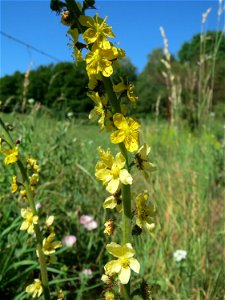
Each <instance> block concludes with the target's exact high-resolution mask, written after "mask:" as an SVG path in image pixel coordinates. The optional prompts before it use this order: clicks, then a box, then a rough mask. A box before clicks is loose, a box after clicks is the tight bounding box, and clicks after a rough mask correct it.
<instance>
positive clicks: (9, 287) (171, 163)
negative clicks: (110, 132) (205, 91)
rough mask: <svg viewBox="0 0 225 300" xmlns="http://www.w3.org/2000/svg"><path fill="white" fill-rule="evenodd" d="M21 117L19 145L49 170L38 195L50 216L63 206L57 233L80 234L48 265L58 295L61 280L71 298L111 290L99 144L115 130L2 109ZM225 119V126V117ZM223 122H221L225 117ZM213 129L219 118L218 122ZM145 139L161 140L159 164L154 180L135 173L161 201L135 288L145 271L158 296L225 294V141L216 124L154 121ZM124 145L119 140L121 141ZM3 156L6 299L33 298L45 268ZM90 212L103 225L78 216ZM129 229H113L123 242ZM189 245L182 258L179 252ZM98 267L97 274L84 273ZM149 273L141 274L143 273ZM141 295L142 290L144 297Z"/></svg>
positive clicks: (0, 255)
mask: <svg viewBox="0 0 225 300" xmlns="http://www.w3.org/2000/svg"><path fill="white" fill-rule="evenodd" d="M2 118H3V119H4V120H5V121H7V122H9V123H12V124H13V127H14V130H13V132H12V136H13V138H14V140H16V139H19V140H21V144H20V149H22V150H21V151H22V152H23V153H24V154H25V153H28V154H29V155H31V156H33V157H35V158H37V159H38V161H39V164H40V167H41V173H40V184H39V187H38V190H37V196H36V202H40V203H41V205H42V207H41V208H40V215H41V218H43V219H44V218H45V216H46V215H52V214H53V215H55V218H56V220H55V224H56V234H57V239H61V240H62V239H63V237H64V236H65V235H68V234H73V235H75V236H76V237H77V242H76V244H75V246H74V247H73V248H65V247H63V248H61V249H60V250H58V251H57V262H56V263H55V264H52V265H50V266H49V274H50V280H51V282H50V284H51V286H50V287H51V290H52V291H53V294H52V297H53V298H54V299H56V297H57V296H56V294H57V292H58V290H59V289H60V288H61V289H63V291H64V294H65V298H66V299H69V300H70V299H88V298H89V299H102V297H103V296H102V291H103V288H104V287H103V285H102V283H101V280H100V277H101V274H102V273H103V266H104V264H105V263H106V262H107V261H108V255H107V254H106V251H105V245H106V244H107V243H108V242H110V238H106V237H105V236H104V234H103V229H104V226H103V224H104V220H105V217H106V216H107V217H112V218H116V214H114V212H111V211H108V210H107V211H104V210H103V208H102V203H103V201H104V199H105V197H106V192H105V190H104V189H103V187H102V186H101V184H100V182H98V181H97V180H96V179H95V176H94V173H95V164H96V162H97V160H98V155H97V148H98V146H99V145H102V146H103V147H108V146H110V143H109V141H108V136H107V134H106V133H104V134H99V129H98V127H97V126H96V125H94V124H91V123H90V122H89V121H88V120H82V121H81V120H72V121H69V120H67V121H60V122H59V121H56V120H55V119H52V118H50V117H49V116H47V115H35V114H34V115H29V116H23V115H18V114H12V115H2ZM217 126H219V125H217ZM221 126H222V125H221ZM210 128H213V127H210ZM142 138H143V140H145V141H146V142H147V143H149V144H150V145H151V147H152V150H151V153H150V161H151V162H154V163H156V165H157V171H155V172H153V173H151V176H150V178H149V180H146V179H145V178H144V176H143V175H142V174H141V173H135V172H134V173H133V174H132V175H133V177H134V181H135V184H134V185H133V186H132V187H133V190H132V195H133V197H134V196H135V195H136V194H137V193H139V192H142V191H143V190H148V191H149V193H150V195H151V198H152V200H153V201H155V203H156V204H157V207H158V216H157V226H156V228H155V231H154V233H153V234H152V235H147V233H146V234H142V235H141V236H138V237H134V246H135V249H137V257H138V259H139V261H140V263H141V271H140V273H141V276H139V277H138V276H135V275H134V277H133V280H132V281H133V287H132V288H133V289H135V288H136V286H137V285H138V284H139V283H141V279H145V280H146V281H147V282H148V284H149V285H150V289H151V293H152V297H153V299H156V300H163V299H171V300H175V299H182V300H183V299H185V300H186V299H189V300H196V299H205V300H206V299H207V300H222V299H223V297H224V279H225V278H224V268H223V267H224V266H223V259H222V257H223V246H224V242H223V241H224V240H223V238H224V229H223V210H224V202H223V193H224V179H223V173H222V172H223V163H224V157H223V145H222V141H221V140H219V139H217V137H216V133H214V132H213V131H212V130H211V129H210V130H209V129H207V130H205V131H204V132H203V133H202V134H201V136H197V135H195V134H194V133H191V132H190V131H189V130H188V129H187V128H182V127H180V128H168V127H167V124H164V123H163V122H159V123H158V124H156V123H154V122H150V121H148V122H147V121H145V122H144V124H143V130H142ZM112 149H113V150H112V151H113V152H114V153H116V151H117V147H116V146H114V147H112ZM0 159H1V165H0V186H1V194H0V212H1V213H0V216H1V224H0V277H1V278H0V290H1V297H2V299H16V300H22V299H28V298H29V297H28V296H27V295H26V293H25V292H24V288H25V286H26V285H28V284H30V282H31V281H32V279H33V278H34V276H37V274H38V265H37V263H36V254H35V248H34V246H33V240H32V238H29V239H28V236H27V235H26V233H24V232H20V230H19V227H20V224H21V218H20V207H21V206H22V203H21V200H19V199H18V197H17V196H16V195H12V194H11V192H10V184H11V179H12V176H13V174H15V169H14V167H13V166H12V167H10V166H9V167H7V168H6V167H5V166H4V165H3V163H2V162H3V157H1V158H0ZM82 214H89V215H93V216H94V218H95V220H97V221H98V228H97V229H95V230H93V231H86V230H85V229H84V228H83V227H82V225H81V224H80V223H79V217H80V215H82ZM120 233H121V232H120V228H119V226H118V230H117V233H116V235H115V236H114V237H113V239H114V240H115V241H117V239H118V236H119V235H120ZM177 249H184V250H186V251H187V259H186V260H184V261H182V262H181V263H177V262H175V261H174V259H173V253H174V251H176V250H177ZM87 268H90V269H91V270H92V271H93V276H92V277H91V278H88V277H85V276H84V275H83V274H82V271H83V270H84V269H87ZM140 278H141V279H140ZM134 299H140V297H139V296H135V297H134Z"/></svg>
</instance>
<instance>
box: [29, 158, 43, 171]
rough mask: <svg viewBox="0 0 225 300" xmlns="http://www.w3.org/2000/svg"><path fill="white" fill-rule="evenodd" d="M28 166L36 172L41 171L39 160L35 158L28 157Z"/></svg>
mask: <svg viewBox="0 0 225 300" xmlns="http://www.w3.org/2000/svg"><path fill="white" fill-rule="evenodd" d="M27 167H28V169H31V170H32V172H34V173H38V172H39V171H40V168H39V166H38V163H37V160H36V159H34V158H27Z"/></svg>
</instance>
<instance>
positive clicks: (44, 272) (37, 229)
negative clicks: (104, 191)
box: [0, 118, 50, 300]
mask: <svg viewBox="0 0 225 300" xmlns="http://www.w3.org/2000/svg"><path fill="white" fill-rule="evenodd" d="M0 125H1V127H2V129H3V131H4V138H5V140H6V142H7V143H8V145H9V146H10V147H11V148H13V147H14V143H13V140H12V138H11V136H10V134H9V132H8V130H7V128H6V126H5V124H4V122H3V121H2V119H1V118H0ZM17 166H18V168H19V170H20V173H21V176H22V179H23V184H24V188H25V190H26V192H27V199H28V202H29V206H30V208H31V211H32V213H33V214H34V215H37V211H36V208H35V203H34V197H33V193H32V191H31V188H30V183H29V178H28V175H27V172H26V168H25V167H24V165H23V163H22V161H21V160H20V159H19V160H18V161H17ZM34 231H35V235H36V240H37V252H38V256H39V264H40V271H41V281H42V285H43V292H44V298H45V300H50V291H49V284H48V273H47V265H46V260H45V255H44V253H43V251H42V241H43V237H42V234H41V230H40V227H39V224H36V225H34Z"/></svg>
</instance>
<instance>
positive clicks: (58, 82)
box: [0, 31, 225, 121]
mask: <svg viewBox="0 0 225 300" xmlns="http://www.w3.org/2000/svg"><path fill="white" fill-rule="evenodd" d="M162 61H164V64H163V63H162ZM171 70H172V71H171ZM120 77H124V78H126V79H128V80H129V81H131V82H133V83H134V84H135V87H136V93H137V95H138V96H139V101H140V103H139V105H138V113H158V114H160V116H162V117H168V114H169V113H171V112H170V111H169V110H170V109H171V108H170V105H171V103H170V102H171V101H172V100H171V99H172V98H171V99H170V96H169V93H173V92H174V91H176V97H178V95H179V97H180V99H181V100H180V102H181V103H179V101H177V103H179V113H180V114H181V115H182V117H183V118H187V119H190V121H191V118H193V115H194V112H195V111H196V106H197V105H198V101H199V99H198V98H199V88H201V89H203V88H204V86H205V85H211V86H213V91H212V92H211V90H207V89H206V90H205V91H206V94H207V93H212V97H211V100H210V101H209V102H210V103H209V105H210V108H211V109H212V107H213V106H215V105H217V104H219V103H223V101H224V100H225V99H224V98H225V84H224V83H225V82H224V78H225V37H224V34H223V33H222V32H218V31H209V32H207V33H206V34H205V36H204V40H203V39H202V36H201V34H197V35H195V36H193V38H192V39H191V41H189V42H185V43H184V44H183V45H182V46H181V49H180V50H179V52H178V54H177V56H176V57H175V56H173V55H171V58H170V61H169V66H168V65H166V63H165V51H164V49H161V48H159V49H155V50H153V51H152V52H151V53H150V54H149V55H148V62H147V64H146V66H145V68H144V70H143V71H142V72H141V73H140V74H137V69H136V67H135V66H134V65H133V64H132V62H131V61H130V60H129V59H128V58H125V59H124V60H122V61H121V68H120V71H119V72H118V71H117V72H115V75H114V78H113V79H114V81H115V82H119V81H120ZM200 77H201V78H202V79H201V80H202V87H199V80H200V79H199V78H200ZM169 79H170V80H169ZM87 85H88V78H87V75H86V71H85V66H84V63H82V62H81V63H69V62H62V63H57V64H50V65H47V66H40V67H38V68H37V69H36V70H30V71H29V70H28V71H27V72H26V73H25V74H23V73H20V72H19V71H17V72H15V73H14V74H13V75H10V76H8V75H7V76H4V77H2V78H0V103H1V108H2V110H3V111H4V112H11V111H13V110H15V111H19V112H26V111H27V107H28V105H29V104H33V103H40V104H41V105H42V106H45V107H48V108H51V109H53V110H55V111H61V112H62V111H63V112H64V113H68V112H73V113H75V114H80V113H87V112H89V111H90V109H91V108H92V107H93V103H92V101H91V100H90V99H89V98H88V97H87V90H88V89H87ZM200 96H201V95H200ZM171 97H172V96H171ZM202 97H204V95H203V96H202ZM168 99H169V100H168ZM203 100H204V99H203Z"/></svg>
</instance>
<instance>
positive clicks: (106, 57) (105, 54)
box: [85, 45, 124, 78]
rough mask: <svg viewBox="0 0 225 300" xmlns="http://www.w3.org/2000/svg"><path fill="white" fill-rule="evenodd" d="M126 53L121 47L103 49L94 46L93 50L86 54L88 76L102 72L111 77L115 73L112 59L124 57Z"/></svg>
mask: <svg viewBox="0 0 225 300" xmlns="http://www.w3.org/2000/svg"><path fill="white" fill-rule="evenodd" d="M123 55H124V53H123V52H122V50H121V49H117V48H116V47H114V46H112V47H111V48H109V49H101V48H98V47H96V46H95V45H93V46H92V49H91V52H89V53H88V54H87V55H86V59H85V60H86V64H87V65H86V70H87V73H88V77H89V78H90V77H92V76H93V75H97V74H99V73H102V74H103V76H105V77H109V76H111V75H112V73H113V67H112V60H115V59H117V58H122V57H123Z"/></svg>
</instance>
